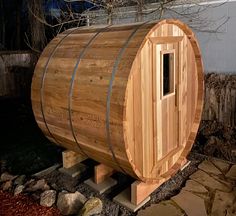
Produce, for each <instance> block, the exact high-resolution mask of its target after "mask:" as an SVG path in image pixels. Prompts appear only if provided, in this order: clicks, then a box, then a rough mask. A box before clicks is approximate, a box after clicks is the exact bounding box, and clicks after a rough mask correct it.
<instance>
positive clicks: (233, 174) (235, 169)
mask: <svg viewBox="0 0 236 216" xmlns="http://www.w3.org/2000/svg"><path fill="white" fill-rule="evenodd" d="M226 177H227V178H229V179H232V180H236V165H233V166H232V167H231V168H230V170H229V171H228V172H227V174H226Z"/></svg>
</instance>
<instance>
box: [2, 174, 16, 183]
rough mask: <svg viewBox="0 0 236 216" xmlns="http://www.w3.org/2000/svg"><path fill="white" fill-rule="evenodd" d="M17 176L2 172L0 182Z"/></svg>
mask: <svg viewBox="0 0 236 216" xmlns="http://www.w3.org/2000/svg"><path fill="white" fill-rule="evenodd" d="M16 177H17V176H13V175H11V174H9V173H7V172H5V173H3V174H2V175H1V177H0V182H6V181H12V180H14V179H15V178H16Z"/></svg>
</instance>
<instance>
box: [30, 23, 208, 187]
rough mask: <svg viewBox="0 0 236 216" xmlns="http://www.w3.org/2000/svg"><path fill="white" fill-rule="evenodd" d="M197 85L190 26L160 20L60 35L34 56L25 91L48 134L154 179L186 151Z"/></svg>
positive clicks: (195, 117) (194, 126)
mask: <svg viewBox="0 0 236 216" xmlns="http://www.w3.org/2000/svg"><path fill="white" fill-rule="evenodd" d="M203 88H204V86H203V65H202V59H201V54H200V50H199V46H198V43H197V40H196V38H195V36H194V34H193V32H192V31H191V30H190V28H188V27H187V26H186V25H185V24H183V23H182V22H180V21H178V20H163V21H155V22H145V23H135V24H128V25H106V26H91V27H80V28H74V29H69V30H67V31H65V32H63V33H61V34H59V35H58V36H57V37H56V38H54V39H53V40H52V41H51V42H50V43H49V44H48V46H47V47H46V48H45V50H44V51H43V53H42V55H41V57H40V59H39V61H38V63H37V66H36V69H35V72H34V77H33V81H32V96H31V97H32V106H33V111H34V115H35V118H36V121H37V123H38V125H39V127H40V128H41V129H42V131H43V132H44V134H45V135H46V136H47V137H48V138H49V139H50V140H51V141H53V142H55V143H57V144H58V145H61V146H63V147H65V148H67V149H70V150H73V151H76V152H79V153H81V154H84V155H87V156H88V157H90V158H93V159H94V160H96V161H98V162H100V163H103V164H105V165H107V166H110V167H113V168H114V169H116V170H117V171H121V172H124V173H126V174H129V175H131V176H133V177H135V178H137V179H140V180H142V181H144V182H153V183H154V182H158V181H159V180H160V179H163V178H168V177H170V176H171V175H172V174H173V173H174V172H176V171H177V170H178V169H179V168H180V165H181V163H182V161H183V160H184V159H185V157H186V156H187V154H188V153H189V151H190V149H191V147H192V144H193V142H194V139H195V136H196V133H197V130H198V126H199V122H200V118H201V113H202V105H203Z"/></svg>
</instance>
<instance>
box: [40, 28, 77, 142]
mask: <svg viewBox="0 0 236 216" xmlns="http://www.w3.org/2000/svg"><path fill="white" fill-rule="evenodd" d="M76 30H78V28H76V29H74V30H72V31H70V32H68V33H67V34H66V35H65V36H64V37H62V38H61V40H60V41H59V43H58V44H57V45H56V46H55V47H54V49H53V50H52V52H51V53H50V55H49V58H48V59H47V62H46V64H45V66H44V70H43V76H42V81H41V86H40V107H41V112H42V116H43V120H44V123H45V126H46V128H47V130H48V133H49V134H50V136H51V137H52V138H53V139H54V141H55V142H56V143H58V144H59V142H58V141H57V140H56V138H55V137H54V136H53V135H52V133H51V131H50V129H49V127H48V124H47V122H46V118H45V114H44V109H43V102H44V95H43V91H44V83H45V77H46V74H47V69H48V66H49V62H50V61H51V58H52V57H53V56H54V54H55V52H56V51H57V48H58V47H59V46H60V44H61V43H62V42H63V41H64V40H65V39H66V37H67V36H69V35H70V34H72V33H73V32H75V31H76Z"/></svg>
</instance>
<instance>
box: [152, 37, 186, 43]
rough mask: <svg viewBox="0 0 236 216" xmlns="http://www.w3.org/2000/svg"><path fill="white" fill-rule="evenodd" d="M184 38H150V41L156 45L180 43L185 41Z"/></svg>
mask: <svg viewBox="0 0 236 216" xmlns="http://www.w3.org/2000/svg"><path fill="white" fill-rule="evenodd" d="M183 38H184V37H183V36H167V37H150V38H149V40H150V41H151V42H152V43H154V44H166V43H178V42H180V41H182V40H183Z"/></svg>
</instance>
